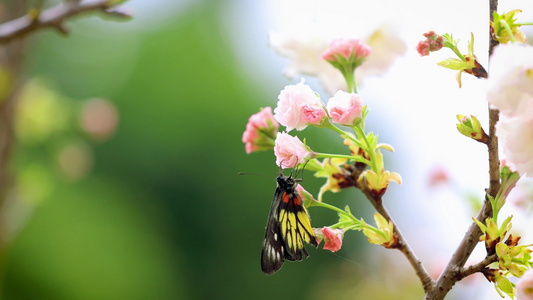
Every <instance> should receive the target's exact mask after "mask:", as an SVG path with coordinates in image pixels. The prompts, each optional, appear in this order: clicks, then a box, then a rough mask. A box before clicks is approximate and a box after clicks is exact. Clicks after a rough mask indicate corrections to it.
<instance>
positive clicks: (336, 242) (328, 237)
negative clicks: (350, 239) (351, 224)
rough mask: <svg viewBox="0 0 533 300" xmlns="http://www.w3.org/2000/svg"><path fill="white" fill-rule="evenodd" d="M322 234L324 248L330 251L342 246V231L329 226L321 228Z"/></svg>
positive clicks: (337, 249) (335, 250)
mask: <svg viewBox="0 0 533 300" xmlns="http://www.w3.org/2000/svg"><path fill="white" fill-rule="evenodd" d="M322 235H323V236H324V249H325V250H330V251H331V252H337V251H339V250H340V249H341V246H342V237H343V236H344V232H343V231H342V230H340V229H331V228H329V227H324V228H322Z"/></svg>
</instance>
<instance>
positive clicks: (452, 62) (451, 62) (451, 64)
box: [437, 58, 467, 70]
mask: <svg viewBox="0 0 533 300" xmlns="http://www.w3.org/2000/svg"><path fill="white" fill-rule="evenodd" d="M437 65H439V66H441V67H445V68H447V69H451V70H464V69H466V68H467V65H466V63H465V62H464V61H462V60H460V59H457V58H448V59H446V60H443V61H441V62H439V63H437Z"/></svg>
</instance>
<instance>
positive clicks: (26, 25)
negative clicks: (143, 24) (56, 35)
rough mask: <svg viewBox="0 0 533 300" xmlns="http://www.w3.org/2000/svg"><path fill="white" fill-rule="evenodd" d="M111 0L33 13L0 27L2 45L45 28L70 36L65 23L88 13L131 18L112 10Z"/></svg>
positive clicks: (61, 6)
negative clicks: (95, 12)
mask: <svg viewBox="0 0 533 300" xmlns="http://www.w3.org/2000/svg"><path fill="white" fill-rule="evenodd" d="M110 3H111V1H110V0H94V1H68V2H65V3H62V4H59V5H57V6H55V7H51V8H49V9H46V10H44V11H42V12H40V13H39V12H31V11H30V13H28V14H26V15H25V16H22V17H20V18H18V19H14V20H11V21H9V22H6V23H4V24H2V25H0V44H6V43H9V42H11V41H13V40H16V39H20V38H23V37H25V36H26V35H27V34H29V33H31V32H33V31H37V30H40V29H44V28H55V29H57V30H58V31H59V32H61V33H62V34H68V29H67V28H66V27H65V25H64V23H65V21H66V20H67V19H69V18H71V17H74V16H77V15H81V14H85V13H88V12H94V11H100V12H103V13H105V14H111V15H114V16H118V17H124V18H129V17H130V16H129V15H128V14H126V13H124V12H117V11H113V10H111V8H112V6H113V5H111V4H110Z"/></svg>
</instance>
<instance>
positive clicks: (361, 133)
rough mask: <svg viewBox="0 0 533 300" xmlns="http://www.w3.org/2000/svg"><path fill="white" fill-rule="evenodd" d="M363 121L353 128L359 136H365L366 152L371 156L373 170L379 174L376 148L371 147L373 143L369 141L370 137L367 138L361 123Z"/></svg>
mask: <svg viewBox="0 0 533 300" xmlns="http://www.w3.org/2000/svg"><path fill="white" fill-rule="evenodd" d="M360 124H361V123H359V125H357V126H354V127H353V130H354V131H355V132H356V135H358V136H361V137H362V138H363V141H364V142H365V144H366V147H365V148H366V149H364V150H365V151H366V153H368V156H369V157H370V164H369V166H370V168H371V169H372V171H374V172H375V173H376V174H378V176H379V172H378V171H379V170H378V166H377V165H376V159H375V156H374V149H371V148H372V147H371V145H370V142H369V141H368V139H367V138H366V134H365V132H364V130H363V128H362V127H361V125H360Z"/></svg>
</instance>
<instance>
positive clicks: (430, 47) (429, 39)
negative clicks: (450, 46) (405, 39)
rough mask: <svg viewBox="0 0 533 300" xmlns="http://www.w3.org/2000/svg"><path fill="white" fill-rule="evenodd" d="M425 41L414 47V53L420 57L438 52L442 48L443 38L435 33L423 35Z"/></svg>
mask: <svg viewBox="0 0 533 300" xmlns="http://www.w3.org/2000/svg"><path fill="white" fill-rule="evenodd" d="M424 36H425V37H426V40H424V41H420V42H419V43H418V45H417V46H416V51H417V52H418V54H420V56H427V55H429V52H434V51H438V50H440V49H441V48H442V47H444V37H443V36H441V35H438V34H436V33H435V31H429V32H426V33H424Z"/></svg>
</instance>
